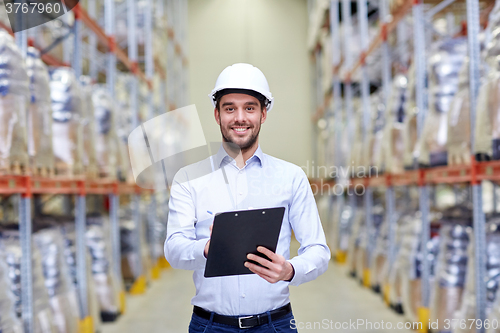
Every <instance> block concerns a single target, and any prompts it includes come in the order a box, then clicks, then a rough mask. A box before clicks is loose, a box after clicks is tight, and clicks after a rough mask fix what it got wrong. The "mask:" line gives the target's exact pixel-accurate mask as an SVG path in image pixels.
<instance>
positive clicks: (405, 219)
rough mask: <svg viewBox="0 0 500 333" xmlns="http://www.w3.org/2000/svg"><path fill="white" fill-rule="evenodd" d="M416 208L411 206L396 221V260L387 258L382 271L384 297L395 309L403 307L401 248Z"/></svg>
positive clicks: (381, 279)
mask: <svg viewBox="0 0 500 333" xmlns="http://www.w3.org/2000/svg"><path fill="white" fill-rule="evenodd" d="M415 214H416V208H414V207H409V209H408V210H407V211H405V212H403V213H402V214H401V216H400V217H398V218H397V219H396V223H395V228H396V230H395V231H394V232H395V239H394V242H395V244H394V261H393V262H392V263H390V262H389V260H387V261H386V262H385V265H384V267H383V269H382V272H381V277H380V286H381V288H382V292H383V297H384V300H385V301H386V303H388V304H389V305H391V306H392V307H393V308H394V309H402V299H401V296H402V293H401V280H400V278H399V274H398V272H399V265H400V264H401V260H400V256H399V254H400V250H401V245H402V242H403V236H404V233H403V232H402V230H405V229H404V228H405V226H406V225H408V224H409V223H411V221H413V219H414V218H415Z"/></svg>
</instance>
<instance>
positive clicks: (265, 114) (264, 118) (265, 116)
mask: <svg viewBox="0 0 500 333" xmlns="http://www.w3.org/2000/svg"><path fill="white" fill-rule="evenodd" d="M266 119H267V107H266V106H264V108H263V109H262V117H260V123H261V124H263V123H264V122H265V121H266Z"/></svg>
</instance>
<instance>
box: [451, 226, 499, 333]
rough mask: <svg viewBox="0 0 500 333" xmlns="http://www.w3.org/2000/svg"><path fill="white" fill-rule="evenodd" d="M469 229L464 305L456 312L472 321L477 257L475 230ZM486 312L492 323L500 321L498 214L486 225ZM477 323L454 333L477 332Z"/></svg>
mask: <svg viewBox="0 0 500 333" xmlns="http://www.w3.org/2000/svg"><path fill="white" fill-rule="evenodd" d="M468 231H469V239H470V242H469V248H468V251H467V255H468V257H469V260H468V264H467V274H466V281H465V291H464V293H463V296H462V302H461V303H462V305H461V307H460V310H459V311H457V312H456V315H455V318H457V319H458V320H459V321H460V322H462V321H463V320H465V321H466V322H469V323H470V322H471V321H472V320H473V319H474V318H476V293H475V289H476V288H475V278H474V274H475V273H474V272H475V259H474V237H473V232H470V231H472V230H468ZM486 279H487V282H486V302H487V303H486V313H487V314H489V320H490V323H491V324H492V325H490V326H498V325H493V323H494V321H495V320H497V321H498V319H497V318H498V314H499V309H500V307H499V304H500V298H499V297H498V295H497V294H498V287H499V283H500V219H499V217H498V216H496V217H489V218H488V222H487V225H486ZM475 328H476V327H475V325H473V327H470V325H467V327H466V328H463V327H457V329H456V330H455V331H454V333H475V332H476V330H475ZM498 332H500V329H498V328H496V329H495V328H493V327H491V329H489V330H488V333H498Z"/></svg>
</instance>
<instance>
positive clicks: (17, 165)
mask: <svg viewBox="0 0 500 333" xmlns="http://www.w3.org/2000/svg"><path fill="white" fill-rule="evenodd" d="M29 171H30V168H29V167H28V166H27V165H25V164H23V163H21V162H20V161H14V162H12V163H11V164H10V165H9V166H8V167H5V168H0V175H3V176H5V175H15V176H22V175H27V174H28V173H29Z"/></svg>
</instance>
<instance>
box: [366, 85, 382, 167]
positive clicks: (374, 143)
mask: <svg viewBox="0 0 500 333" xmlns="http://www.w3.org/2000/svg"><path fill="white" fill-rule="evenodd" d="M370 111H371V113H372V124H371V125H370V126H371V127H370V135H369V137H368V138H369V143H370V148H369V151H368V152H367V153H368V161H367V162H366V163H365V166H366V167H367V168H370V167H374V168H375V170H377V171H378V172H384V170H385V164H386V163H385V160H384V158H383V157H384V155H385V154H384V151H383V149H384V145H383V136H384V124H385V105H384V104H383V103H382V100H381V95H380V94H373V95H372V96H371V107H370Z"/></svg>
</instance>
